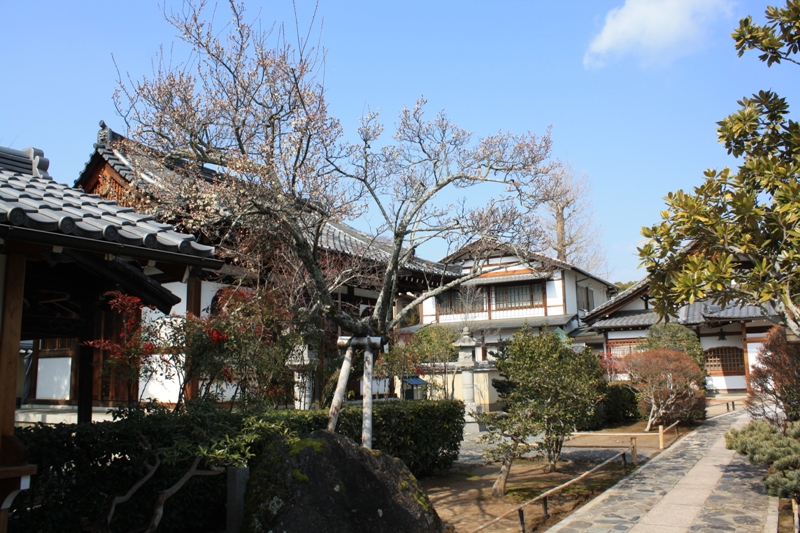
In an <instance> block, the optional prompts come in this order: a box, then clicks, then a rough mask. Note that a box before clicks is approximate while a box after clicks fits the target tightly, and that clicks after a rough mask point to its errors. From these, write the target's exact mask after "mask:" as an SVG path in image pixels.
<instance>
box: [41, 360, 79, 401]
mask: <svg viewBox="0 0 800 533" xmlns="http://www.w3.org/2000/svg"><path fill="white" fill-rule="evenodd" d="M71 376H72V358H71V357H46V358H42V359H39V365H38V367H37V377H36V399H38V400H69V385H70V377H71Z"/></svg>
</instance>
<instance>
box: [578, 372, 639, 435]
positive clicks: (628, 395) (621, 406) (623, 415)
mask: <svg viewBox="0 0 800 533" xmlns="http://www.w3.org/2000/svg"><path fill="white" fill-rule="evenodd" d="M601 392H602V394H603V399H602V400H600V403H598V404H597V405H596V406H595V408H594V413H593V414H592V417H591V419H589V421H588V422H586V424H584V425H582V426H580V427H579V428H578V431H597V430H600V429H603V428H607V427H611V426H616V425H618V424H621V423H623V422H626V421H628V420H636V419H638V418H639V407H638V402H637V400H636V393H635V392H633V391H632V390H631V389H630V387H628V386H627V384H624V383H618V382H612V383H606V384H605V385H604V386H603V388H602V391H601Z"/></svg>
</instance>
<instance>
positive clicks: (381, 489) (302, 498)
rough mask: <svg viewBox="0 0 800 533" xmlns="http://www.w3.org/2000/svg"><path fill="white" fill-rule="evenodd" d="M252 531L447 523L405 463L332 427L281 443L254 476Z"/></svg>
mask: <svg viewBox="0 0 800 533" xmlns="http://www.w3.org/2000/svg"><path fill="white" fill-rule="evenodd" d="M245 505H246V513H247V515H246V517H245V524H244V527H243V531H245V532H247V533H267V532H268V531H273V532H274V533H283V532H286V533H301V532H302V533H306V532H310V531H314V532H349V533H362V532H363V533H381V532H387V533H388V532H392V533H403V532H408V533H427V532H430V533H440V532H441V531H442V522H441V520H440V519H439V515H437V514H436V511H435V510H434V508H433V506H432V505H431V502H430V500H429V499H428V495H427V494H425V491H423V490H422V489H421V488H420V486H419V484H418V483H417V480H416V479H415V478H414V476H413V475H412V474H411V472H410V471H409V470H408V468H406V467H405V465H404V464H403V462H402V461H400V460H399V459H395V458H393V457H390V456H388V455H385V454H382V453H380V452H377V451H370V450H368V449H366V448H363V447H361V446H359V445H357V444H356V443H354V442H353V441H352V440H350V439H348V438H347V437H344V436H342V435H338V434H335V433H331V432H329V431H315V432H313V433H312V434H311V435H310V436H308V437H307V438H304V439H300V440H299V441H298V442H296V443H293V444H292V445H291V446H286V445H285V444H284V443H282V442H275V443H274V444H272V445H271V446H268V447H267V450H265V452H264V454H263V456H262V459H261V462H260V464H259V465H258V466H257V467H256V468H255V469H254V470H253V472H252V473H251V474H250V479H249V481H248V483H247V493H246V495H245Z"/></svg>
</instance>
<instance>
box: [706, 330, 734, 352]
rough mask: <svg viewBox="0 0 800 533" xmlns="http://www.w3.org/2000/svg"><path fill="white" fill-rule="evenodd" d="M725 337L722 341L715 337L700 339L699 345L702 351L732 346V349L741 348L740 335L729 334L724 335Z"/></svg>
mask: <svg viewBox="0 0 800 533" xmlns="http://www.w3.org/2000/svg"><path fill="white" fill-rule="evenodd" d="M725 337H726V339H725V340H724V341H721V340H719V339H718V338H717V337H700V345H701V346H702V347H703V350H708V349H710V348H719V347H720V346H733V347H734V348H741V347H742V336H741V335H731V334H729V333H725Z"/></svg>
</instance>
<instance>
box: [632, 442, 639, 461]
mask: <svg viewBox="0 0 800 533" xmlns="http://www.w3.org/2000/svg"><path fill="white" fill-rule="evenodd" d="M631 462H632V463H633V466H636V465H638V464H639V452H638V450H637V449H636V437H632V438H631Z"/></svg>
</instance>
